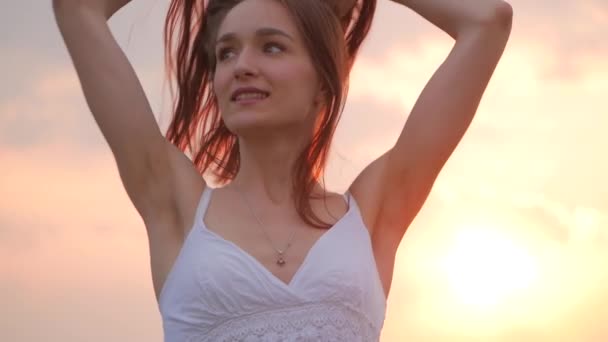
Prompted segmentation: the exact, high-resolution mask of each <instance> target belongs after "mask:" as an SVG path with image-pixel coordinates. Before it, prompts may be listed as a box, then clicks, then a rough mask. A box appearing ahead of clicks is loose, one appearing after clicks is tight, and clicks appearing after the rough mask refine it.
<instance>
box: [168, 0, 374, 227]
mask: <svg viewBox="0 0 608 342" xmlns="http://www.w3.org/2000/svg"><path fill="white" fill-rule="evenodd" d="M242 1H244V0H171V4H170V6H169V11H168V14H167V18H166V21H165V31H164V43H165V62H166V67H167V77H168V78H169V79H172V78H173V77H175V82H176V83H177V96H175V93H174V90H173V86H172V83H170V90H171V94H172V98H173V111H174V113H173V117H172V120H171V123H170V125H169V128H168V130H167V134H166V137H167V139H168V140H169V141H170V142H172V143H173V144H175V145H176V146H177V147H178V148H179V149H180V150H182V151H183V152H185V153H187V154H189V155H190V156H191V157H192V160H193V163H194V165H195V166H196V168H197V169H198V170H199V172H200V173H201V174H204V173H205V172H206V171H208V170H209V171H211V172H212V173H213V175H214V177H215V179H216V180H217V181H218V182H219V183H220V184H226V183H228V182H229V181H230V180H232V179H234V177H236V175H237V173H238V170H239V161H240V155H239V146H238V139H237V136H236V135H235V134H233V133H232V132H231V131H229V130H228V128H227V127H226V125H225V124H224V122H223V120H222V118H221V116H220V112H219V108H218V102H217V98H216V96H215V94H214V92H213V87H212V81H213V74H214V72H215V63H216V61H215V52H214V46H213V42H214V41H215V38H216V35H217V30H218V28H219V26H220V24H221V22H222V21H223V19H224V18H225V16H226V14H227V13H228V12H229V11H230V10H231V9H232V8H233V7H234V6H236V5H237V4H239V3H240V2H242ZM278 1H281V3H282V4H283V5H285V6H286V8H287V9H288V11H289V12H290V14H291V15H292V18H293V20H294V21H295V23H296V26H297V27H298V29H299V30H300V32H301V33H302V36H303V37H304V42H305V44H306V47H307V49H308V52H309V54H310V56H311V59H312V61H313V65H314V66H315V68H316V69H317V72H318V74H319V76H320V79H321V81H322V89H323V90H324V92H323V94H324V101H323V104H324V105H323V107H322V109H321V112H320V113H319V115H318V117H317V118H316V121H315V128H314V132H313V136H312V140H311V141H310V142H309V143H308V144H307V145H306V146H305V148H304V150H303V151H302V153H301V154H300V155H299V157H298V158H297V160H296V163H295V165H294V170H293V171H294V173H293V175H294V176H293V182H292V184H293V189H294V193H296V194H298V195H297V196H296V199H295V204H296V208H297V211H298V214H299V215H300V217H302V219H303V220H304V221H305V222H306V223H308V224H310V225H312V226H315V227H318V228H328V227H329V224H327V223H326V222H323V221H322V220H320V219H319V218H318V217H317V216H316V215H315V214H314V212H313V211H312V208H311V206H310V202H309V200H308V199H309V198H310V195H311V193H312V189H313V187H314V185H315V183H316V182H317V181H318V179H319V177H320V176H321V175H322V174H323V171H324V169H325V164H326V161H327V156H328V152H329V148H330V144H331V140H332V137H333V134H334V131H335V129H336V126H337V124H338V121H339V119H340V115H341V113H342V110H343V107H344V102H345V99H346V95H347V93H348V79H349V78H348V76H349V73H350V70H351V69H352V66H353V64H354V62H355V58H356V55H357V52H358V51H359V48H360V46H361V44H362V43H363V40H364V39H365V37H366V36H367V33H368V32H369V29H370V27H371V24H372V19H373V15H374V12H375V9H376V1H377V0H356V5H355V6H354V7H353V8H352V9H351V10H350V11H348V13H346V14H344V15H342V16H341V17H339V15H338V13H336V11H335V10H334V9H333V6H331V3H332V2H333V1H345V0H306V1H303V0H278Z"/></svg>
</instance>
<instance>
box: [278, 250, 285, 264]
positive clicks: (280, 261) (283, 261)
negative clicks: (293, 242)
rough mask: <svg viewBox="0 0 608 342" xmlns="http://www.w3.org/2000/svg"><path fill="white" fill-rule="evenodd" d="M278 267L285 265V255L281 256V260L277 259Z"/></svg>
mask: <svg viewBox="0 0 608 342" xmlns="http://www.w3.org/2000/svg"><path fill="white" fill-rule="evenodd" d="M277 265H279V266H283V265H285V259H283V254H282V253H281V254H279V258H278V259H277Z"/></svg>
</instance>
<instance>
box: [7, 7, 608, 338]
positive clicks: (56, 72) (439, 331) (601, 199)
mask: <svg viewBox="0 0 608 342" xmlns="http://www.w3.org/2000/svg"><path fill="white" fill-rule="evenodd" d="M167 3H168V1H142V0H139V1H137V0H135V2H134V3H132V4H130V5H129V6H128V7H127V8H125V9H124V10H123V11H122V12H120V13H119V14H117V15H116V17H115V18H113V19H112V20H111V22H110V24H111V26H112V29H113V31H114V32H115V34H116V37H117V39H118V41H119V42H120V44H121V45H122V46H123V48H124V49H125V51H126V53H127V54H128V56H129V58H130V60H131V62H132V64H133V65H134V67H135V69H136V71H137V73H138V75H139V77H140V79H141V82H142V84H143V86H144V88H145V90H146V92H147V95H148V97H149V100H150V102H151V104H152V105H153V108H154V110H155V113H156V114H157V118H158V119H159V123H160V124H161V126H162V127H166V125H167V123H168V121H169V120H168V119H169V112H168V110H169V106H168V104H169V96H168V89H167V88H164V89H163V77H164V70H163V60H162V41H161V39H162V23H163V19H164V14H165V11H166V5H167ZM511 4H512V6H513V8H514V12H515V17H514V24H513V32H512V35H511V39H510V42H509V44H508V46H507V49H506V52H505V54H504V57H503V59H502V61H501V62H500V64H499V66H498V68H497V70H496V73H495V75H494V77H493V79H492V81H491V83H490V85H489V87H488V90H487V92H486V94H485V96H484V98H483V101H482V103H481V106H480V108H479V111H478V113H477V116H476V118H475V120H474V122H473V124H472V125H471V127H470V129H469V131H468V133H467V135H466V136H465V138H464V139H463V141H462V143H461V144H460V145H459V146H458V148H457V150H456V152H455V153H454V154H453V156H452V158H451V159H450V161H449V162H448V163H447V165H446V167H445V168H444V170H443V171H442V173H441V175H440V177H439V178H438V180H437V182H436V184H435V187H434V189H433V192H432V193H431V195H430V197H429V199H428V201H427V203H426V205H425V207H424V208H423V210H422V211H421V212H420V214H419V216H418V217H417V218H416V220H415V221H414V223H413V224H412V226H411V227H410V228H409V230H408V233H407V234H406V236H405V238H404V240H403V242H402V244H401V247H400V250H399V253H398V256H397V264H396V269H395V275H394V282H393V286H392V289H391V293H390V297H389V301H388V306H389V307H388V312H387V317H386V321H385V326H384V330H383V337H382V342H393V341H394V342H396V341H408V342H414V341H415V342H418V341H425V342H427V341H428V342H439V341H442V342H443V341H446V342H447V341H450V342H451V341H455V342H460V341H498V342H506V341H523V342H528V341H530V342H531V341H559V342H562V341H566V342H570V341H572V342H579V341H585V342H587V341H593V342H595V341H608V180H606V177H607V175H608V159H607V158H606V156H608V99H607V96H608V43H607V41H608V40H607V38H606V37H608V2H606V1H605V0H585V1H565V0H552V1H549V0H537V1H523V0H513V1H511ZM377 16H378V17H377V18H376V21H375V24H374V26H373V28H372V33H371V34H370V36H369V38H368V40H367V42H366V43H365V45H364V48H363V51H362V53H361V55H360V58H359V60H358V62H357V64H356V67H355V70H354V71H353V74H352V81H351V90H350V93H349V98H348V103H347V106H346V109H345V112H344V115H343V119H342V121H341V124H340V126H339V128H338V132H337V134H336V139H335V145H334V149H333V154H332V158H331V161H330V165H329V167H328V170H327V178H326V180H327V183H328V187H329V188H330V189H331V190H333V191H339V192H343V191H344V190H345V189H346V188H347V187H348V186H349V185H350V183H351V182H352V181H353V179H354V178H355V177H356V175H357V174H358V172H360V171H361V170H362V169H363V167H364V166H366V165H367V164H368V163H369V162H370V161H372V160H373V159H374V158H376V157H377V156H379V155H380V154H382V153H383V152H385V151H386V150H387V149H388V148H389V147H390V146H391V145H392V144H393V143H394V142H395V140H396V139H397V136H398V134H399V132H400V130H401V128H402V127H403V124H404V123H405V120H406V118H407V115H408V113H409V111H410V109H411V107H412V105H413V103H414V101H415V100H416V97H417V95H418V94H419V93H420V91H421V89H422V87H423V86H424V84H425V83H426V81H427V80H428V79H429V78H430V76H431V75H432V73H433V72H434V71H435V69H436V68H437V67H438V65H439V64H440V63H441V62H442V61H443V59H444V58H445V57H446V56H447V54H448V52H449V50H450V48H451V47H452V41H451V39H450V38H449V37H448V36H447V35H446V34H444V33H443V32H441V31H439V30H438V29H436V28H435V27H433V26H432V25H431V24H429V23H427V22H426V21H424V20H423V19H422V18H420V17H418V16H417V15H415V14H414V13H413V12H411V11H410V10H408V9H406V8H405V7H402V6H399V5H396V4H394V3H391V2H389V0H379V10H378V12H377ZM0 62H1V63H0V75H1V81H0V193H2V196H0V341H11V342H12V341H16V342H34V341H48V342H76V341H90V342H102V341H104V342H105V341H151V342H160V341H161V340H162V328H161V320H160V314H159V312H158V307H157V304H156V302H155V298H154V292H153V288H152V281H151V274H150V265H149V254H148V241H147V238H146V233H145V230H144V226H143V223H142V221H141V219H140V218H139V216H138V215H137V213H136V211H135V209H134V208H133V206H132V205H131V203H130V202H129V200H128V198H127V196H126V194H125V192H124V190H123V188H122V185H121V183H120V179H119V177H118V172H117V170H116V167H115V164H114V160H113V157H112V155H111V153H110V150H109V148H108V147H107V145H106V144H105V142H104V140H103V138H102V136H101V134H100V132H99V131H98V129H97V127H96V125H95V123H94V121H93V119H92V116H91V115H90V112H89V111H88V108H87V106H86V104H85V101H84V97H83V95H82V92H81V90H80V86H79V83H78V80H77V78H76V73H75V71H74V69H73V67H72V64H71V62H70V60H69V57H68V54H67V51H66V49H65V47H64V45H63V42H62V40H61V37H60V35H59V31H58V29H57V28H56V25H55V22H54V19H53V15H52V10H51V1H33V0H26V1H3V2H2V3H1V4H0ZM454 86H455V87H457V86H458V85H456V84H455V85H454Z"/></svg>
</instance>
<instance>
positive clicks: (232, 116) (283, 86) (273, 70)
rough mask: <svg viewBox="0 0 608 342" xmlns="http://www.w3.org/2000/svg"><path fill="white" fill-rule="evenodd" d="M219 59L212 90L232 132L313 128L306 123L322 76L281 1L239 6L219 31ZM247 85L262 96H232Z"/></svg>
mask: <svg viewBox="0 0 608 342" xmlns="http://www.w3.org/2000/svg"><path fill="white" fill-rule="evenodd" d="M215 58H216V71H215V74H214V79H213V84H214V91H215V94H216V96H217V99H218V104H219V109H220V113H221V114H222V117H223V119H224V122H225V123H226V125H227V127H228V128H229V129H230V130H231V131H232V132H234V133H237V132H244V130H250V129H255V130H256V131H257V132H261V131H262V129H264V128H266V129H268V128H270V129H272V130H273V131H276V129H277V128H294V127H295V128H296V129H304V128H306V127H312V126H308V124H311V123H312V121H311V119H314V115H315V114H316V111H317V108H316V103H317V100H318V99H320V94H319V89H320V87H319V85H320V82H319V78H318V75H317V72H316V70H315V68H314V66H313V64H312V61H311V58H310V56H309V53H308V51H307V49H306V47H305V44H304V41H303V39H302V37H301V35H300V33H299V31H298V29H297V27H296V25H295V23H294V22H293V21H292V18H291V17H290V14H289V12H288V10H287V9H286V8H285V7H284V6H283V5H282V4H281V3H280V2H279V1H277V0H245V1H243V2H241V3H240V4H238V5H237V6H235V7H234V8H233V9H232V10H231V11H230V12H229V13H228V14H227V16H226V17H225V19H224V21H223V22H222V24H221V25H220V27H219V30H218V34H217V44H216V46H215ZM249 87H253V88H257V89H258V90H260V91H262V92H263V96H260V95H259V94H258V93H256V92H255V91H254V92H249V94H247V93H245V94H244V97H237V98H235V97H234V94H235V91H237V90H238V89H242V88H249ZM266 95H267V96H266ZM286 132H287V131H286ZM291 132H293V131H291Z"/></svg>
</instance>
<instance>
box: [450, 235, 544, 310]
mask: <svg viewBox="0 0 608 342" xmlns="http://www.w3.org/2000/svg"><path fill="white" fill-rule="evenodd" d="M490 228H491V227H467V228H465V229H462V230H461V231H460V232H459V234H458V235H457V236H456V237H455V240H454V241H453V243H452V245H451V247H450V249H449V250H448V251H446V254H445V255H444V260H443V267H444V272H445V273H444V274H445V276H446V278H447V286H448V290H449V291H451V292H452V293H453V296H454V299H455V300H456V301H458V302H460V303H461V304H462V305H464V306H465V307H467V308H469V309H474V310H479V311H482V312H487V311H489V310H497V309H498V308H500V304H502V303H505V302H507V301H508V300H509V299H511V298H513V297H514V296H517V295H520V294H525V292H526V290H529V289H531V288H532V286H533V285H534V284H535V283H536V280H537V278H538V271H539V270H538V265H537V261H536V260H535V258H534V257H533V256H532V255H530V253H528V252H527V251H526V249H525V248H524V247H523V246H520V245H518V244H517V243H516V241H513V239H512V238H510V237H508V236H507V235H506V234H501V233H500V231H498V230H497V229H490Z"/></svg>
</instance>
